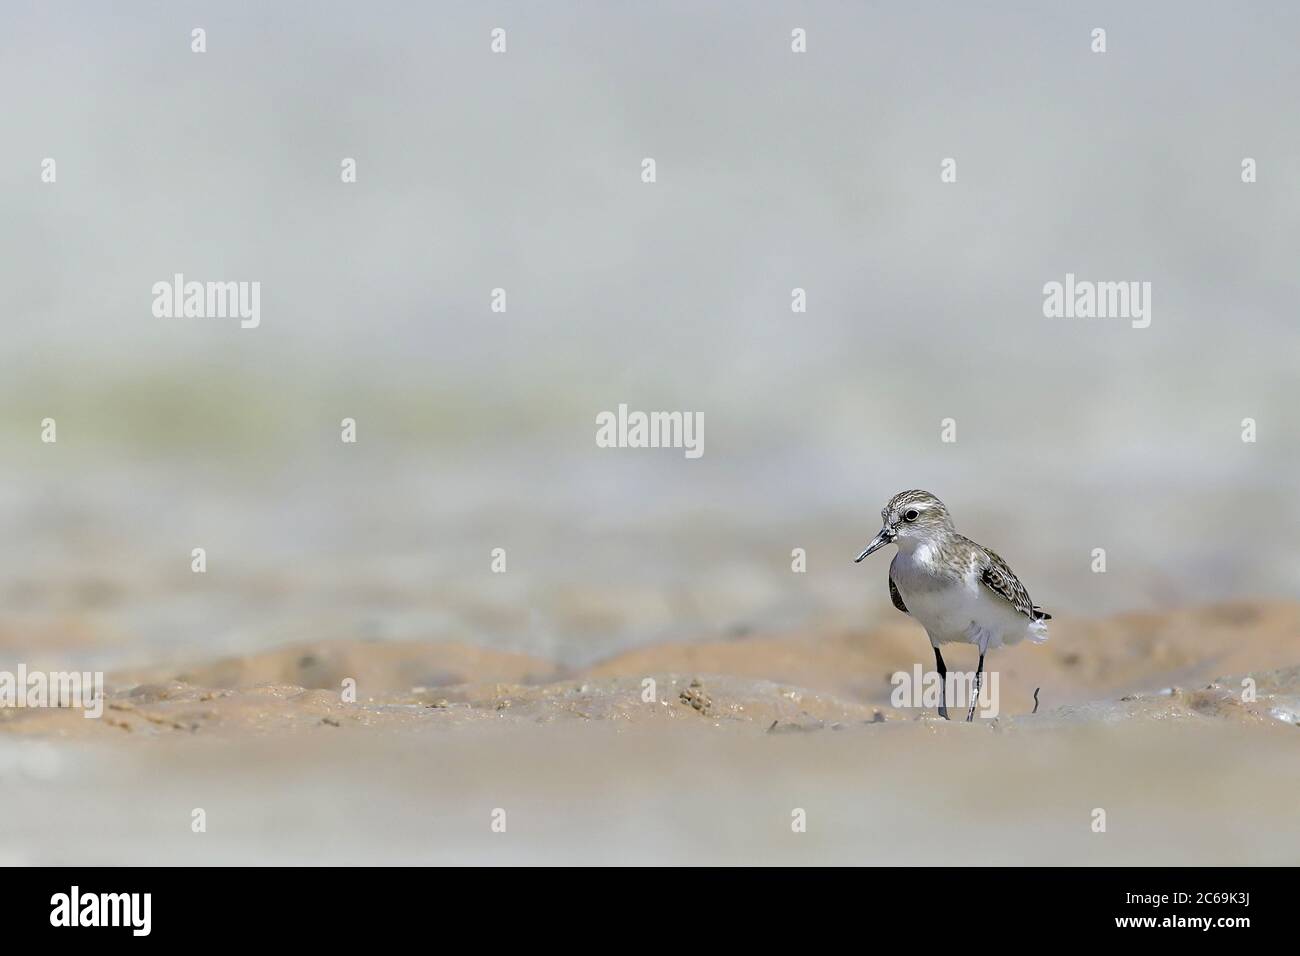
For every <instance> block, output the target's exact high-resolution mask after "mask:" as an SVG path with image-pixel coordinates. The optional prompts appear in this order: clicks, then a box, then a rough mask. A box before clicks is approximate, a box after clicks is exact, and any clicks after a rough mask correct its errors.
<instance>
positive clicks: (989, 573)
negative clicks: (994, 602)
mask: <svg viewBox="0 0 1300 956" xmlns="http://www.w3.org/2000/svg"><path fill="white" fill-rule="evenodd" d="M984 555H985V558H986V562H985V564H984V569H983V571H982V572H981V574H980V580H981V581H982V582H983V584H984V586H985V587H986V588H988V589H989V590H990V591H992V592H994V593H995V594H998V595H1000V596H1001V597H1003V598H1005V599H1006V600H1007V601H1008V602H1009V603H1010V604H1011V606H1012V607H1014V608H1015V609H1016V610H1017V611H1019V612H1020V613H1021V614H1023V615H1025V617H1027V618H1029V619H1030V620H1031V621H1037V620H1049V619H1050V618H1051V615H1050V614H1046V613H1044V612H1043V610H1042V609H1041V608H1038V607H1035V606H1034V602H1033V601H1031V600H1030V599H1029V592H1028V591H1026V590H1025V586H1024V585H1023V584H1021V583H1020V579H1019V578H1018V577H1016V575H1015V572H1014V571H1012V570H1011V568H1010V567H1009V566H1008V565H1007V563H1006V562H1005V561H1003V560H1002V559H1001V558H1000V557H998V555H997V554H996V553H994V552H993V551H990V550H989V549H988V548H985V549H984Z"/></svg>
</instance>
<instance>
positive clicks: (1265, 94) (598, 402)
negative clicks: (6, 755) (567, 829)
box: [0, 2, 1300, 668]
mask: <svg viewBox="0 0 1300 956" xmlns="http://www.w3.org/2000/svg"><path fill="white" fill-rule="evenodd" d="M1074 6H1075V7H1076V9H1067V8H1066V7H1065V6H1064V5H1057V4H1051V5H1043V4H1034V3H1001V4H994V5H978V6H976V5H957V4H948V5H939V4H919V5H918V4H899V3H877V4H866V3H864V4H836V3H795V4H790V3H764V2H759V3H749V4H746V5H745V14H744V16H743V17H742V16H737V15H735V12H734V8H733V7H732V5H729V4H699V3H663V4H655V5H654V6H653V7H645V8H642V9H635V8H633V7H631V6H630V5H610V4H603V3H595V2H591V3H581V2H575V3H564V4H547V5H544V6H543V5H533V4H519V3H513V4H505V3H483V4H473V5H446V4H438V5H434V4H423V3H398V2H393V3H381V4H378V5H367V4H352V3H311V4H303V3H284V4H264V3H231V2H223V3H187V2H156V3H143V2H133V3H128V4H124V5H123V4H117V5H114V6H113V7H111V8H110V7H106V6H104V5H102V4H93V3H62V4H47V3H37V2H30V3H7V4H5V5H4V8H3V11H0V110H2V112H3V115H4V117H5V119H4V127H5V136H4V140H5V149H4V150H3V152H2V153H0V194H2V195H3V204H4V215H3V217H0V262H2V263H3V266H2V267H0V268H2V269H3V283H2V286H3V290H4V300H5V309H4V332H5V334H4V336H3V339H2V340H0V436H2V438H3V447H4V451H5V466H6V467H5V478H6V480H5V481H4V482H3V483H2V484H0V523H2V524H3V526H4V527H5V528H6V531H7V538H8V546H7V547H5V548H3V549H0V596H2V600H0V651H3V654H4V656H5V658H6V659H11V660H25V661H26V662H27V663H28V664H29V665H30V666H32V667H38V666H42V665H46V666H55V665H56V664H62V663H75V664H79V665H80V666H85V667H102V668H114V667H126V666H136V665H141V664H157V663H165V662H173V661H177V662H179V661H187V660H196V659H206V658H210V657H213V656H216V655H219V654H226V653H245V652H249V651H252V650H256V649H260V648H266V647H270V646H275V645H280V644H284V643H288V642H293V641H299V640H306V639H312V640H315V639H329V638H333V637H354V638H355V637H361V638H367V637H369V638H386V639H416V640H457V641H468V642H471V643H475V644H480V645H484V646H488V647H493V648H499V649H507V650H519V651H527V652H529V653H532V654H535V655H538V656H542V657H547V658H551V659H554V660H557V661H559V662H561V663H563V664H565V665H572V666H580V665H582V664H585V663H590V662H592V661H595V660H598V659H600V658H601V657H603V656H607V655H610V654H613V653H616V652H619V651H622V650H626V649H628V648H633V647H637V646H641V645H646V644H651V643H655V642H659V641H663V640H667V639H672V640H685V641H693V640H716V639H717V638H719V637H720V636H726V635H734V634H743V633H749V632H752V631H755V630H769V629H781V628H790V627H804V626H818V627H820V626H839V625H851V626H864V625H866V624H868V623H869V622H871V621H873V620H875V619H877V618H883V617H884V616H885V615H887V614H893V613H894V612H893V611H892V610H890V609H889V605H888V599H887V595H886V593H885V584H884V573H883V568H881V567H872V568H866V569H864V568H863V567H855V566H854V565H852V563H851V560H852V558H853V556H854V555H855V554H856V553H857V551H858V550H859V549H860V548H861V547H862V546H863V545H864V543H865V542H866V541H867V540H868V539H869V537H870V535H871V534H872V533H874V531H875V530H876V529H877V527H878V521H879V510H880V508H881V506H882V505H883V504H884V502H885V501H886V500H887V498H888V497H889V496H890V495H891V494H893V493H894V492H896V491H899V490H901V489H903V488H909V487H923V488H927V489H929V490H931V491H933V492H935V493H936V494H938V495H939V496H940V497H941V498H943V499H944V500H945V501H946V502H947V503H948V505H949V506H950V508H951V509H952V511H953V513H954V514H955V516H956V519H957V522H958V527H959V529H960V530H962V531H964V532H965V533H967V534H969V535H970V536H972V537H974V538H975V539H976V540H979V541H981V542H985V543H987V544H989V545H990V546H992V547H993V548H995V549H996V550H998V551H999V552H1000V553H1001V554H1002V555H1003V556H1004V557H1005V558H1006V559H1007V560H1008V561H1009V562H1010V563H1011V565H1012V566H1013V567H1014V568H1016V570H1017V571H1018V572H1019V573H1020V574H1021V576H1022V577H1024V578H1025V580H1026V582H1027V583H1028V585H1029V587H1030V589H1031V593H1032V594H1033V596H1034V599H1035V600H1036V601H1037V602H1038V603H1041V604H1043V605H1044V606H1046V607H1048V608H1049V609H1051V610H1052V611H1054V612H1056V613H1057V614H1058V615H1060V614H1065V615H1076V616H1077V615H1095V614H1104V613H1109V612H1112V611H1120V610H1126V609H1155V608H1162V607H1168V606H1174V605H1184V604H1189V603H1200V602H1209V601H1213V600H1217V599H1222V598H1226V597H1245V598H1252V597H1259V596H1291V597H1294V596H1295V595H1296V594H1297V591H1298V590H1300V558H1297V553H1296V549H1295V541H1296V539H1297V535H1298V533H1300V501H1298V500H1297V497H1296V495H1295V493H1294V489H1295V481H1296V462H1297V460H1298V459H1297V452H1298V451H1300V448H1298V445H1300V438H1298V437H1297V434H1296V429H1295V428H1294V425H1293V417H1294V413H1295V409H1296V407H1297V399H1300V386H1298V385H1297V376H1296V369H1297V359H1298V358H1300V326H1298V324H1297V322H1296V301H1297V298H1298V293H1300V288H1298V286H1300V272H1297V270H1296V265H1295V264H1296V262H1297V261H1300V191H1298V190H1297V189H1296V183H1297V181H1300V114H1297V112H1296V110H1295V98H1296V92H1297V88H1298V86H1300V84H1298V82H1297V81H1298V80H1300V75H1298V74H1300V60H1297V58H1296V57H1295V55H1294V52H1295V51H1294V38H1295V37H1296V35H1297V31H1298V30H1300V9H1298V8H1296V7H1295V6H1294V5H1292V4H1287V3H1260V4H1251V5H1248V6H1245V7H1239V8H1231V9H1230V8H1226V7H1224V6H1222V5H1216V4H1209V3H1201V4H1196V3H1192V4H1189V3H1151V4H1143V5H1140V7H1135V6H1134V5H1131V4H1120V3H1113V4H1106V3H1100V4H1089V5H1087V7H1086V9H1085V8H1084V7H1083V5H1074ZM194 27H202V28H204V29H205V30H206V31H207V52H206V53H205V54H203V55H197V54H194V53H192V52H191V51H190V31H191V29H192V28H194ZM494 27H503V28H505V29H506V31H507V44H508V46H507V50H508V52H507V53H506V54H505V55H493V54H491V53H490V51H489V31H490V30H491V29H492V28H494ZM795 27H802V28H804V29H805V30H806V31H807V36H808V52H807V53H806V54H803V55H795V54H793V53H791V50H790V31H791V30H792V29H793V28H795ZM1094 27H1104V28H1105V29H1106V30H1107V44H1108V51H1107V52H1106V53H1105V54H1104V55H1098V54H1094V53H1092V52H1091V50H1090V44H1091V39H1090V34H1091V31H1092V29H1093V28H1094ZM46 157H52V158H54V159H55V160H56V162H57V177H58V178H57V183H55V184H52V185H47V184H44V183H42V182H41V180H40V171H41V162H42V160H43V159H44V158H46ZM344 157H352V158H355V160H356V162H357V170H358V181H357V182H356V183H355V184H343V183H341V182H340V162H341V160H342V159H343V158H344ZM644 157H653V158H654V159H655V160H656V163H657V173H658V181H657V182H656V183H654V184H653V185H647V184H643V183H642V182H641V180H640V171H641V160H642V159H643V158H644ZM946 157H952V158H955V159H956V161H957V172H958V178H957V182H956V183H955V184H947V185H945V184H942V183H940V180H939V171H940V162H941V161H942V160H943V159H944V158H946ZM1243 157H1253V158H1255V160H1256V161H1257V163H1258V171H1259V172H1258V182H1257V183H1254V184H1250V185H1247V184H1243V183H1242V181H1241V175H1240V173H1241V161H1242V159H1243ZM177 272H180V273H184V275H185V276H186V278H187V279H197V280H200V281H207V280H223V281H259V282H260V283H261V287H262V305H261V309H262V318H261V326H260V328H257V329H255V330H242V329H240V328H239V326H238V321H237V320H231V319H184V318H176V319H159V318H155V317H154V316H153V314H152V311H151V305H152V293H151V286H152V285H153V283H155V282H157V281H160V280H161V281H166V280H169V279H170V277H171V276H172V275H173V274H174V273H177ZM1067 272H1074V273H1075V274H1076V275H1078V276H1079V277H1080V278H1081V279H1094V280H1114V281H1127V280H1135V281H1147V282H1150V283H1151V285H1152V321H1151V325H1150V327H1149V328H1147V329H1133V328H1131V327H1130V323H1129V322H1128V321H1127V320H1124V319H1048V318H1044V317H1043V314H1042V302H1043V294H1042V287H1043V285H1044V283H1046V282H1050V281H1061V280H1063V278H1064V276H1065V273H1067ZM498 287H500V288H504V289H506V290H507V295H508V300H507V301H508V311H507V312H505V313H494V312H492V311H491V310H490V308H489V305H490V295H491V290H493V289H494V288H498ZM796 287H798V288H802V289H805V290H806V292H807V302H808V310H807V312H806V313H805V314H795V313H792V311H791V308H790V302H791V290H792V289H794V288H796ZM619 403H627V404H628V405H630V406H631V408H633V409H640V410H645V411H651V410H685V411H693V412H701V413H703V415H704V419H705V432H704V439H705V446H704V447H705V453H704V456H703V457H702V458H701V459H699V460H687V459H685V458H684V457H683V455H682V454H681V452H680V451H673V450H639V451H634V450H606V449H599V448H597V447H596V445H595V441H594V436H595V416H596V414H597V413H599V412H600V411H603V410H612V409H615V408H617V406H618V404H619ZM46 417H51V418H54V419H55V420H56V421H57V428H58V442H57V444H53V445H47V444H43V443H42V442H41V441H40V428H41V425H40V423H41V420H42V419H43V418H46ZM345 417H351V418H355V419H356V421H357V428H358V441H357V443H356V444H355V445H349V444H344V443H342V442H341V441H340V440H339V433H340V421H341V420H342V419H343V418H345ZM949 417H951V418H953V419H955V420H956V423H957V424H956V428H957V441H956V442H955V443H952V444H945V443H943V442H941V441H940V423H941V420H942V419H945V418H949ZM1246 417H1251V418H1254V419H1255V420H1256V421H1257V422H1258V441H1257V443H1254V444H1247V443H1243V442H1242V440H1241V421H1242V419H1243V418H1246ZM196 547H203V548H205V549H206V551H207V562H208V570H207V573H206V574H203V575H196V574H193V573H191V570H190V560H191V559H190V554H191V550H192V549H193V548H196ZM498 547H500V548H504V549H506V552H507V561H508V572H507V573H506V574H492V573H491V572H490V553H491V551H492V549H493V548H498ZM800 547H801V548H804V549H806V551H807V555H808V571H807V573H806V574H794V573H792V572H791V568H790V561H791V550H792V549H793V548H800ZM1094 548H1105V549H1106V553H1107V573H1105V574H1094V573H1092V570H1091V564H1092V550H1093V549H1094ZM881 560H882V562H883V559H881Z"/></svg>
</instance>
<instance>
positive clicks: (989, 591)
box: [856, 491, 1052, 721]
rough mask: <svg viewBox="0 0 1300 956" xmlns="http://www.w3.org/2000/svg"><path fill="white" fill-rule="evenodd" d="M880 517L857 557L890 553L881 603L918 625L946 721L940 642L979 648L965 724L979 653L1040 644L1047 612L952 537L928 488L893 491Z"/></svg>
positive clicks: (983, 552)
mask: <svg viewBox="0 0 1300 956" xmlns="http://www.w3.org/2000/svg"><path fill="white" fill-rule="evenodd" d="M880 516H881V517H882V518H883V519H884V527H883V528H881V529H880V533H879V534H877V535H876V536H875V537H874V538H872V539H871V543H870V544H869V545H867V549H866V550H865V551H863V552H862V553H861V554H860V555H858V557H857V559H856V560H857V561H861V560H862V559H863V558H865V557H866V556H867V555H869V554H871V553H872V552H873V551H878V550H880V549H881V548H883V547H884V546H885V545H887V544H897V545H898V553H897V554H896V555H894V560H893V561H892V562H890V565H889V598H890V600H891V601H893V602H894V607H896V608H898V609H899V610H900V611H902V612H903V613H904V614H908V615H910V616H912V617H914V618H916V620H917V621H919V622H920V624H921V626H922V627H924V628H925V633H926V634H928V635H929V637H930V644H931V646H932V647H933V648H934V663H935V666H936V667H937V668H938V669H939V680H940V687H941V688H944V689H942V690H940V697H939V716H940V717H942V718H943V719H944V720H947V719H948V699H947V692H946V685H947V675H948V669H947V668H946V667H945V666H944V663H943V655H942V654H941V653H939V645H940V644H950V643H953V642H959V643H963V644H974V645H976V646H977V647H978V648H979V651H980V662H979V667H978V668H977V669H976V671H975V686H974V692H973V693H972V694H971V702H970V710H969V711H967V713H966V720H967V721H971V720H973V719H974V717H975V703H976V699H977V698H978V697H979V692H980V679H981V677H982V676H983V673H984V655H985V653H987V651H988V649H989V648H990V647H1001V646H1002V645H1003V644H1018V643H1019V642H1020V641H1022V640H1024V639H1025V638H1026V637H1027V638H1029V639H1030V640H1031V641H1033V642H1034V643H1035V644H1041V643H1042V642H1043V641H1045V640H1047V624H1046V623H1044V622H1046V621H1050V620H1051V619H1052V615H1050V614H1048V613H1046V612H1045V611H1044V610H1043V609H1042V608H1040V607H1038V606H1037V605H1035V604H1034V603H1033V602H1032V601H1030V600H1029V592H1028V591H1026V590H1025V586H1024V585H1023V584H1021V583H1020V579H1019V578H1017V577H1016V576H1015V574H1014V573H1013V572H1012V570H1011V569H1010V568H1009V567H1007V563H1006V562H1005V561H1003V560H1002V559H1001V558H1000V557H998V556H997V555H996V554H994V553H993V552H992V551H990V550H989V549H988V548H985V547H983V546H981V545H978V544H976V543H975V542H974V541H972V540H971V539H970V538H967V537H965V536H963V535H960V534H958V533H957V530H956V529H955V528H954V527H953V525H952V518H951V516H949V514H948V509H947V508H946V507H945V506H944V503H943V502H942V501H940V500H939V499H938V498H936V497H935V496H934V495H932V494H930V492H928V491H900V492H899V493H898V494H896V495H894V497H892V498H890V499H889V504H887V505H885V508H884V510H883V511H881V512H880Z"/></svg>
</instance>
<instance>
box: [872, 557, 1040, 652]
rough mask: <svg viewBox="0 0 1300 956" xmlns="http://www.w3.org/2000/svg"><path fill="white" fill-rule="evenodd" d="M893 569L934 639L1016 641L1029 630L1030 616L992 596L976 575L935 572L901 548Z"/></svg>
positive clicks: (900, 590) (906, 599) (897, 583)
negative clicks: (956, 575)
mask: <svg viewBox="0 0 1300 956" xmlns="http://www.w3.org/2000/svg"><path fill="white" fill-rule="evenodd" d="M890 570H891V573H892V574H893V577H894V584H895V586H896V587H897V588H898V593H899V594H900V595H901V596H902V598H903V603H904V604H906V605H907V611H908V613H909V614H911V615H912V617H914V618H915V619H916V620H917V622H918V623H919V624H920V625H921V626H922V627H924V628H925V630H926V633H927V634H929V635H930V640H931V642H933V643H935V644H950V643H953V642H960V643H963V644H979V643H981V642H986V646H987V647H1000V646H1002V645H1003V644H1015V643H1017V642H1019V641H1021V640H1023V639H1024V638H1025V637H1026V636H1028V633H1029V624H1030V621H1029V618H1028V617H1026V616H1025V615H1023V614H1020V613H1019V612H1017V611H1016V609H1015V608H1013V607H1012V606H1011V605H1010V604H1008V603H1007V602H1006V601H1003V600H1002V599H1000V598H998V597H997V596H996V595H993V594H990V593H986V592H985V589H984V587H983V586H982V585H981V584H980V582H979V579H978V578H977V577H976V576H975V575H974V574H973V573H969V574H967V575H965V576H963V577H953V576H948V575H942V574H935V573H934V571H933V569H931V568H930V567H929V566H928V565H926V564H925V563H923V562H922V561H916V560H912V559H909V557H908V556H907V555H905V554H903V553H902V552H899V554H898V556H897V557H895V558H894V563H893V564H892V565H891V569H890Z"/></svg>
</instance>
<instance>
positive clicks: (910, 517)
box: [903, 508, 921, 521]
mask: <svg viewBox="0 0 1300 956" xmlns="http://www.w3.org/2000/svg"><path fill="white" fill-rule="evenodd" d="M920 516H921V513H920V512H919V511H917V510H916V509H915V508H908V509H907V510H906V511H904V512H903V520H904V521H915V520H916V519H917V518H919V517H920Z"/></svg>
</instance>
